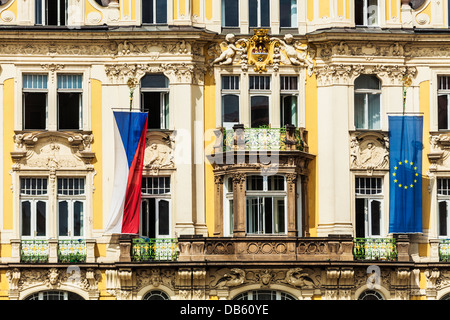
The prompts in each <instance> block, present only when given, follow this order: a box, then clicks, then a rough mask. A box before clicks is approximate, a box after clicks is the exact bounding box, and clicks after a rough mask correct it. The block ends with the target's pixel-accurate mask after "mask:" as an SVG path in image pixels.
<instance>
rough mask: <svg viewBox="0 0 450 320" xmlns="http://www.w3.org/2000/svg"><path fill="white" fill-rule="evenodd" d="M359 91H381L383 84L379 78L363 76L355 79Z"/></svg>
mask: <svg viewBox="0 0 450 320" xmlns="http://www.w3.org/2000/svg"><path fill="white" fill-rule="evenodd" d="M358 89H374V90H380V89H381V83H380V80H379V79H378V78H377V76H374V75H370V74H362V75H360V76H359V77H358V78H356V79H355V90H358Z"/></svg>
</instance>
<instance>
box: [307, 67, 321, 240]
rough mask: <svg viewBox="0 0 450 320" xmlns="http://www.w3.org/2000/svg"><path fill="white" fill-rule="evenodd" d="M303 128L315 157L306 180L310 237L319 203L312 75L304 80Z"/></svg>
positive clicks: (315, 118)
mask: <svg viewBox="0 0 450 320" xmlns="http://www.w3.org/2000/svg"><path fill="white" fill-rule="evenodd" d="M305 106H306V107H305V127H306V130H307V131H308V141H307V143H308V146H309V153H312V154H314V155H316V158H315V159H314V160H312V161H311V162H310V164H309V180H308V191H307V194H308V211H309V232H310V236H311V237H316V236H317V223H318V221H319V219H318V216H317V215H318V209H319V201H318V197H317V194H318V193H319V190H318V172H317V160H318V159H317V154H318V148H317V146H318V137H317V135H318V122H317V79H316V76H315V75H314V74H313V75H312V76H311V77H309V78H307V80H306V87H305Z"/></svg>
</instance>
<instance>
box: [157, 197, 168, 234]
mask: <svg viewBox="0 0 450 320" xmlns="http://www.w3.org/2000/svg"><path fill="white" fill-rule="evenodd" d="M158 209H159V217H158V218H159V223H158V229H159V230H158V231H159V235H160V236H168V235H169V229H170V225H169V222H170V221H169V214H170V213H169V201H167V200H160V201H159V205H158Z"/></svg>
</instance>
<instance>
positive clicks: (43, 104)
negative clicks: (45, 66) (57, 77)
mask: <svg viewBox="0 0 450 320" xmlns="http://www.w3.org/2000/svg"><path fill="white" fill-rule="evenodd" d="M47 81H48V79H47V75H45V74H24V75H23V77H22V104H23V115H22V116H23V128H24V130H45V129H46V128H47V101H48V90H47Z"/></svg>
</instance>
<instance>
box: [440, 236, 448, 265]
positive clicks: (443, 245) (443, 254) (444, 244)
mask: <svg viewBox="0 0 450 320" xmlns="http://www.w3.org/2000/svg"><path fill="white" fill-rule="evenodd" d="M439 261H445V262H448V261H450V239H442V240H441V241H440V243H439Z"/></svg>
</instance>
